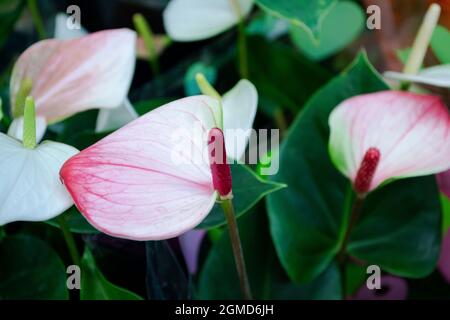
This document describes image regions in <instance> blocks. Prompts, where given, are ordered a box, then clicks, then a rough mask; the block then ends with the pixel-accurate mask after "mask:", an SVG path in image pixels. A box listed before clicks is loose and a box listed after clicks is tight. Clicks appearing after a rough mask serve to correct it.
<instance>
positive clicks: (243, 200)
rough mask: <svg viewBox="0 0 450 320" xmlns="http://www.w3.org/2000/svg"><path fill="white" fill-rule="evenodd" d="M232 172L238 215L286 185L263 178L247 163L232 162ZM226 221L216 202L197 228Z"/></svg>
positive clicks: (204, 227) (216, 225)
mask: <svg viewBox="0 0 450 320" xmlns="http://www.w3.org/2000/svg"><path fill="white" fill-rule="evenodd" d="M231 174H232V177H233V204H234V208H235V210H236V216H237V217H240V216H242V215H243V214H244V213H246V212H248V211H249V210H250V209H251V208H252V207H253V206H255V205H256V204H257V203H258V201H260V200H261V199H262V198H264V197H265V196H266V195H268V194H270V193H273V192H276V191H278V190H280V189H283V188H285V187H286V186H285V185H284V184H280V183H276V182H271V181H265V180H263V179H261V178H260V177H259V176H257V175H256V174H255V173H254V172H253V170H251V169H250V168H248V167H247V166H245V165H239V164H232V165H231ZM225 223H226V221H225V216H224V214H223V211H222V208H221V206H220V205H218V204H216V205H215V206H214V208H213V210H212V211H211V212H210V213H209V215H208V216H207V217H206V218H205V220H203V221H202V223H201V224H200V225H199V226H198V227H197V228H198V229H209V228H214V227H218V226H221V225H223V224H225Z"/></svg>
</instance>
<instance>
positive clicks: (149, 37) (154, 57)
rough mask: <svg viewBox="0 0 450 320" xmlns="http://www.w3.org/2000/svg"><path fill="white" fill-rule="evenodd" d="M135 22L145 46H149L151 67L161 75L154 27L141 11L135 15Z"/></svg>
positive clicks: (155, 72) (154, 72) (154, 73)
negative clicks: (152, 27)
mask: <svg viewBox="0 0 450 320" xmlns="http://www.w3.org/2000/svg"><path fill="white" fill-rule="evenodd" d="M133 22H134V27H135V29H136V31H137V32H138V34H139V35H140V36H141V37H142V39H143V40H144V43H145V46H146V47H147V51H148V60H149V61H150V67H151V69H152V72H153V75H155V76H157V75H159V62H158V53H157V52H156V45H155V40H154V36H153V32H152V29H151V28H150V25H149V24H148V22H147V20H146V19H145V17H144V16H143V15H142V14H140V13H136V14H135V15H134V16H133Z"/></svg>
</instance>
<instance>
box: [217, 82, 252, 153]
mask: <svg viewBox="0 0 450 320" xmlns="http://www.w3.org/2000/svg"><path fill="white" fill-rule="evenodd" d="M222 107H223V126H224V132H225V148H226V150H227V155H228V157H230V158H231V159H234V160H240V159H242V157H243V155H244V153H245V149H246V148H247V144H248V140H249V138H250V134H251V129H252V128H253V121H255V116H256V110H257V108H258V92H257V91H256V88H255V86H254V85H253V84H252V83H251V82H250V81H248V80H245V79H243V80H240V81H239V82H238V83H237V84H236V86H234V87H233V88H232V89H231V90H230V91H228V92H227V93H225V94H224V95H223V97H222Z"/></svg>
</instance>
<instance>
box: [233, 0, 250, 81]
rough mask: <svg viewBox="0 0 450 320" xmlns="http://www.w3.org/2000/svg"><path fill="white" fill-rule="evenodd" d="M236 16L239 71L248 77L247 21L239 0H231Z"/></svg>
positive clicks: (244, 76)
mask: <svg viewBox="0 0 450 320" xmlns="http://www.w3.org/2000/svg"><path fill="white" fill-rule="evenodd" d="M230 1H231V5H232V7H233V10H234V12H235V13H236V16H237V17H238V20H239V23H238V51H239V73H240V75H241V78H243V79H248V77H249V72H248V52H247V37H246V35H245V21H244V17H243V16H242V12H241V7H240V6H239V2H238V0H230Z"/></svg>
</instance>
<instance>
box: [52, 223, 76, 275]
mask: <svg viewBox="0 0 450 320" xmlns="http://www.w3.org/2000/svg"><path fill="white" fill-rule="evenodd" d="M57 220H58V223H59V227H60V228H61V231H62V233H63V236H64V240H65V241H66V244H67V248H68V249H69V253H70V256H71V257H72V261H73V263H74V264H76V265H77V266H79V267H80V268H81V259H80V255H79V254H78V250H77V246H76V244H75V239H74V238H73V235H72V232H70V229H69V226H68V225H67V221H66V217H65V216H64V215H63V214H60V215H59V216H58V217H57Z"/></svg>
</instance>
